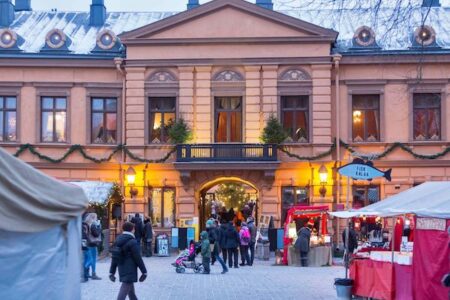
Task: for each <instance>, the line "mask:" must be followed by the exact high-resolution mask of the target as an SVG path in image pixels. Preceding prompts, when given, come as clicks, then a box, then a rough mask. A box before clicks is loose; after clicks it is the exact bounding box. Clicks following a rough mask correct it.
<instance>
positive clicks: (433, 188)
mask: <svg viewBox="0 0 450 300" xmlns="http://www.w3.org/2000/svg"><path fill="white" fill-rule="evenodd" d="M330 214H331V215H334V216H336V217H339V218H351V217H356V216H364V215H365V216H381V217H386V216H398V215H404V214H415V215H417V216H419V217H430V218H443V219H450V181H435V182H425V183H422V184H420V185H418V186H416V187H413V188H410V189H408V190H406V191H403V192H400V193H398V194H396V195H393V196H390V197H388V198H386V199H384V200H383V201H379V202H377V203H374V204H372V205H369V206H366V207H363V208H361V209H358V210H350V211H342V212H333V213H330Z"/></svg>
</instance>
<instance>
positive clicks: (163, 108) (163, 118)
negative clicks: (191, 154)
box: [149, 97, 176, 144]
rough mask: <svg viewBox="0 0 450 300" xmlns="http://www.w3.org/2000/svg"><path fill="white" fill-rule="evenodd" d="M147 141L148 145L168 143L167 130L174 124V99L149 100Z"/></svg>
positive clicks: (159, 98)
mask: <svg viewBox="0 0 450 300" xmlns="http://www.w3.org/2000/svg"><path fill="white" fill-rule="evenodd" d="M149 102H150V105H149V107H150V113H149V140H150V143H156V144H157V143H167V142H169V136H168V133H167V131H168V129H169V127H170V126H171V125H172V124H173V122H175V118H176V116H175V103H176V101H175V98H173V97H158V98H149Z"/></svg>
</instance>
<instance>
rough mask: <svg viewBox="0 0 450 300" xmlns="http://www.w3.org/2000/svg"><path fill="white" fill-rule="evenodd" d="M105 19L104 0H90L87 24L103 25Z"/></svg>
mask: <svg viewBox="0 0 450 300" xmlns="http://www.w3.org/2000/svg"><path fill="white" fill-rule="evenodd" d="M105 21H106V7H105V0H92V4H91V14H90V21H89V25H91V26H103V25H104V24H105Z"/></svg>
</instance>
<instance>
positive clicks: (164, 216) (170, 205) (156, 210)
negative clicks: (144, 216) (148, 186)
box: [148, 187, 175, 228]
mask: <svg viewBox="0 0 450 300" xmlns="http://www.w3.org/2000/svg"><path fill="white" fill-rule="evenodd" d="M151 195H152V196H151V199H150V201H149V206H148V207H149V215H150V217H151V219H152V224H153V225H154V226H156V227H161V228H172V227H175V189H174V188H167V187H165V188H153V189H152V190H151Z"/></svg>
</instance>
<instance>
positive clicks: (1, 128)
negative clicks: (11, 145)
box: [0, 97, 17, 142]
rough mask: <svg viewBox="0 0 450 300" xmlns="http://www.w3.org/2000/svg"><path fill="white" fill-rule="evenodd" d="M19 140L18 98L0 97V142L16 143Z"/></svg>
mask: <svg viewBox="0 0 450 300" xmlns="http://www.w3.org/2000/svg"><path fill="white" fill-rule="evenodd" d="M16 139H17V100H16V97H0V142H15V141H16Z"/></svg>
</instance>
